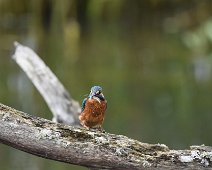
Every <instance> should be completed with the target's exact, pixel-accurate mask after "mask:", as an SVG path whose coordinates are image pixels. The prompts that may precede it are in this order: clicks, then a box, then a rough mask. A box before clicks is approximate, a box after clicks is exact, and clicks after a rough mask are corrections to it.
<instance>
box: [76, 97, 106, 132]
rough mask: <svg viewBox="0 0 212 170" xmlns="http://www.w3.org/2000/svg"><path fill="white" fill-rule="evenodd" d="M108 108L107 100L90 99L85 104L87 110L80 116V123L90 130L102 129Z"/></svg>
mask: <svg viewBox="0 0 212 170" xmlns="http://www.w3.org/2000/svg"><path fill="white" fill-rule="evenodd" d="M106 108H107V102H106V100H97V99H95V98H91V99H89V98H88V99H87V100H86V103H85V108H84V110H83V111H82V113H81V115H80V116H79V119H80V123H81V124H82V125H83V126H84V127H86V128H88V129H90V128H101V126H102V124H103V121H104V115H105V111H106Z"/></svg>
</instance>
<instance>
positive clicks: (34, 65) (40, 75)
mask: <svg viewBox="0 0 212 170" xmlns="http://www.w3.org/2000/svg"><path fill="white" fill-rule="evenodd" d="M14 44H15V47H16V49H15V53H14V55H13V59H14V60H15V61H16V63H17V64H18V65H19V66H20V67H21V68H22V70H23V71H24V72H25V73H26V74H27V76H28V77H29V79H30V80H31V81H32V83H33V84H34V85H35V87H36V88H37V90H38V91H39V92H40V94H41V95H42V96H43V98H44V100H45V101H46V103H47V105H48V107H49V109H50V110H51V112H52V114H53V121H55V122H61V123H64V124H69V125H77V124H79V121H78V115H79V113H80V106H79V103H78V102H76V101H75V100H74V99H73V98H72V97H71V96H70V94H69V93H68V91H67V90H66V89H65V88H64V86H63V85H62V83H61V82H60V81H59V80H58V78H57V77H56V76H55V75H54V74H53V72H52V71H51V70H50V69H49V67H48V66H46V65H45V63H44V62H43V61H42V60H41V59H40V58H39V56H38V55H37V54H36V53H35V52H34V51H32V50H31V49H30V48H28V47H26V46H23V45H21V44H19V43H18V42H15V43H14Z"/></svg>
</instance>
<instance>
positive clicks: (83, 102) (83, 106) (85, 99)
mask: <svg viewBox="0 0 212 170" xmlns="http://www.w3.org/2000/svg"><path fill="white" fill-rule="evenodd" d="M87 100H88V98H84V100H83V101H82V106H81V109H82V111H81V112H83V110H84V109H85V104H86V101H87Z"/></svg>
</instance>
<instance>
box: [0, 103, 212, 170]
mask: <svg viewBox="0 0 212 170" xmlns="http://www.w3.org/2000/svg"><path fill="white" fill-rule="evenodd" d="M0 142H1V143H4V144H6V145H9V146H12V147H14V148H17V149H19V150H22V151H25V152H28V153H31V154H34V155H38V156H41V157H44V158H47V159H53V160H57V161H62V162H67V163H70V164H76V165H81V166H86V167H90V168H94V169H95V168H96V169H98V168H99V169H122V170H124V169H130V170H133V169H182V168H183V169H202V168H208V169H209V168H210V169H211V168H212V147H209V146H207V147H206V146H192V147H191V149H189V150H170V149H169V148H168V147H167V146H165V145H163V144H155V145H153V144H147V143H141V142H139V141H136V140H133V139H130V138H127V137H125V136H122V135H114V134H109V133H101V132H92V131H87V130H85V129H80V128H77V127H72V126H68V125H62V124H57V123H54V122H52V121H49V120H45V119H43V118H38V117H33V116H30V115H28V114H26V113H23V112H20V111H17V110H15V109H12V108H10V107H8V106H5V105H3V104H0Z"/></svg>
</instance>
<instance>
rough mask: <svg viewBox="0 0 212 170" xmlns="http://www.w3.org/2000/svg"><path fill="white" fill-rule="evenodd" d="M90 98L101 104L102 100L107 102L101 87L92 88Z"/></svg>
mask: <svg viewBox="0 0 212 170" xmlns="http://www.w3.org/2000/svg"><path fill="white" fill-rule="evenodd" d="M89 98H90V99H91V98H94V99H96V100H98V101H99V102H100V100H105V97H104V95H103V93H102V88H101V87H100V86H93V87H92V88H91V91H90V94H89Z"/></svg>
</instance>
